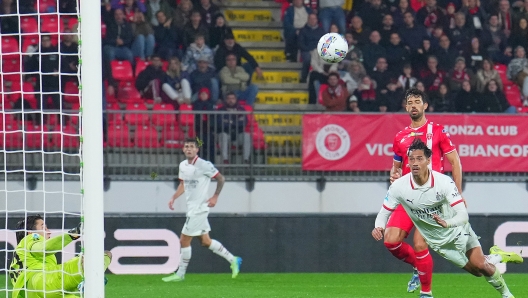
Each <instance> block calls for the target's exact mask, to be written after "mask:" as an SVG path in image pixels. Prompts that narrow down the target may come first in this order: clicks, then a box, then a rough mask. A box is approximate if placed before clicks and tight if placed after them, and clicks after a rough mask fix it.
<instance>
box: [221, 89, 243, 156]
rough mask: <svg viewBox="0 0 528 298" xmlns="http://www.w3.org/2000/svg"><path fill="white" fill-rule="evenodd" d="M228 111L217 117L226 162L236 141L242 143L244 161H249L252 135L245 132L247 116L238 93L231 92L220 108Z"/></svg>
mask: <svg viewBox="0 0 528 298" xmlns="http://www.w3.org/2000/svg"><path fill="white" fill-rule="evenodd" d="M218 110H219V111H225V112H226V113H224V114H220V115H218V117H217V121H218V122H217V129H218V143H219V145H220V153H221V155H222V159H223V160H224V164H228V163H229V148H230V147H231V146H230V145H231V143H232V142H233V141H234V142H236V144H237V145H239V146H240V145H242V151H243V154H242V155H243V158H244V163H249V157H250V155H251V135H250V134H249V133H248V132H245V128H246V124H247V116H246V115H245V114H243V113H242V112H244V111H245V109H244V107H242V106H241V105H240V104H238V102H237V97H236V94H235V93H233V92H229V93H227V94H226V97H225V104H224V105H223V106H222V107H220V108H219V109H218Z"/></svg>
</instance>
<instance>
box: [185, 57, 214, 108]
mask: <svg viewBox="0 0 528 298" xmlns="http://www.w3.org/2000/svg"><path fill="white" fill-rule="evenodd" d="M197 61H198V68H197V69H196V70H194V71H193V72H192V73H191V76H190V79H191V89H192V92H193V101H195V100H196V98H194V95H195V94H196V95H197V94H198V91H199V90H200V89H202V88H207V89H208V90H209V91H210V93H211V99H212V100H213V102H217V101H218V98H219V97H220V86H219V85H220V84H219V82H218V78H217V77H216V72H215V70H214V68H213V67H212V64H211V62H210V59H209V58H208V57H198V59H197Z"/></svg>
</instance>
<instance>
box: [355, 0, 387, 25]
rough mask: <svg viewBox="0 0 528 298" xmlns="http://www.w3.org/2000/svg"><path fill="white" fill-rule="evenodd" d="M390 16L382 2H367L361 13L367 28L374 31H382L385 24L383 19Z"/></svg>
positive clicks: (375, 0)
mask: <svg viewBox="0 0 528 298" xmlns="http://www.w3.org/2000/svg"><path fill="white" fill-rule="evenodd" d="M388 14H389V10H388V9H387V6H385V4H382V2H381V0H370V1H369V2H366V3H365V5H364V6H363V8H362V9H361V10H360V11H359V14H358V15H359V16H360V17H361V19H362V20H364V21H363V23H364V24H365V26H367V27H369V28H370V29H372V30H380V29H381V27H382V23H383V17H384V16H385V15H388Z"/></svg>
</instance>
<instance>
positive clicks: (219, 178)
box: [213, 172, 225, 196]
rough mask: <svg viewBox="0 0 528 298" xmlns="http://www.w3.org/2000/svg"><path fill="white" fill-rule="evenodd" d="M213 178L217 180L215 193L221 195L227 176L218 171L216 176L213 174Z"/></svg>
mask: <svg viewBox="0 0 528 298" xmlns="http://www.w3.org/2000/svg"><path fill="white" fill-rule="evenodd" d="M213 178H214V179H215V180H216V190H215V193H214V195H215V196H218V195H220V192H221V191H222V188H224V184H225V177H224V175H222V174H220V172H218V173H217V174H216V175H215V176H213Z"/></svg>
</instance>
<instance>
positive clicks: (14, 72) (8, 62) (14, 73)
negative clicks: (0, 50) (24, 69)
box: [1, 55, 22, 82]
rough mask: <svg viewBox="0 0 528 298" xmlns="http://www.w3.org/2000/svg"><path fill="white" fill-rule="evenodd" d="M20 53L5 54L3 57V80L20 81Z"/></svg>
mask: <svg viewBox="0 0 528 298" xmlns="http://www.w3.org/2000/svg"><path fill="white" fill-rule="evenodd" d="M19 58H20V56H19V55H5V56H3V57H2V72H1V73H2V75H3V77H2V79H3V81H10V82H20V81H21V79H22V78H21V76H20V73H21V68H20V59H19Z"/></svg>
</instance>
